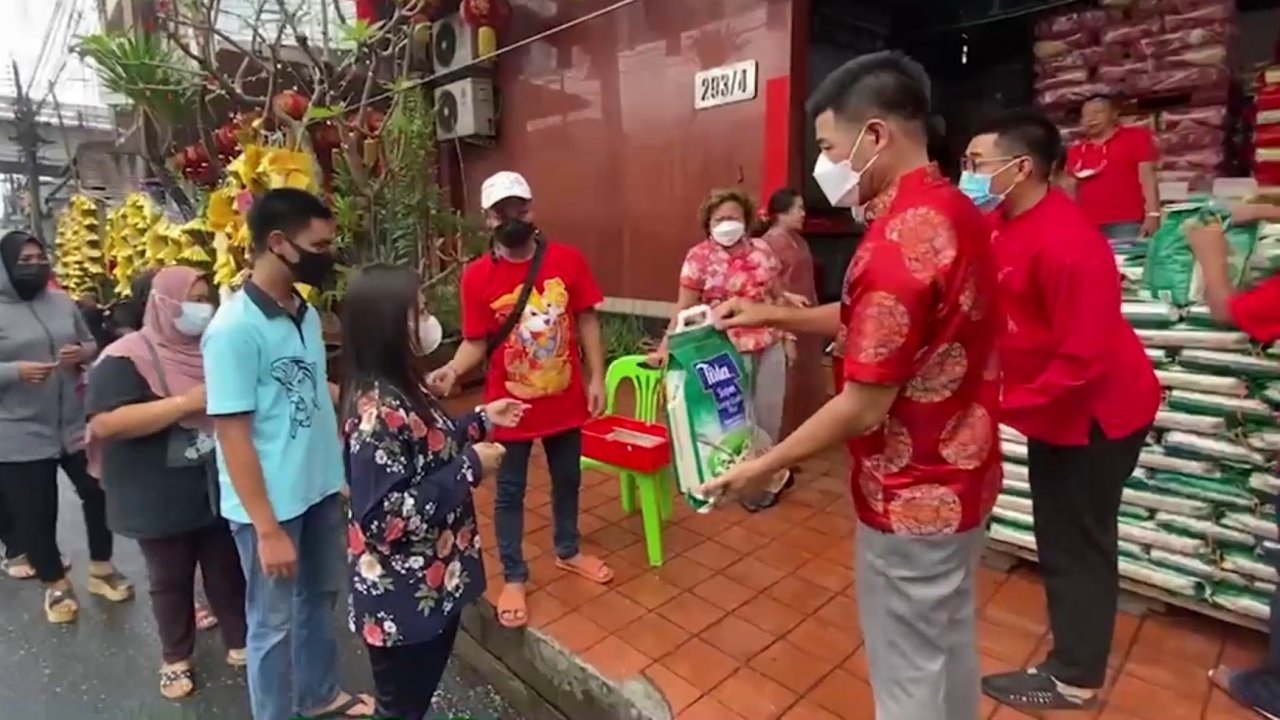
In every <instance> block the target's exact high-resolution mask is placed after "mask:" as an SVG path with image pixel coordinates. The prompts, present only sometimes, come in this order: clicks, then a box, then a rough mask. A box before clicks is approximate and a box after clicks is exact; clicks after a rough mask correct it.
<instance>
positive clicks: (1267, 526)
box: [1219, 512, 1280, 542]
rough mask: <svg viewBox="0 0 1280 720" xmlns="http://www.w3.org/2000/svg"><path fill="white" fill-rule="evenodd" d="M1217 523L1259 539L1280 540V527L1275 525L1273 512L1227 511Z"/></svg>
mask: <svg viewBox="0 0 1280 720" xmlns="http://www.w3.org/2000/svg"><path fill="white" fill-rule="evenodd" d="M1219 524H1220V525H1221V526H1222V527H1224V528H1229V529H1231V530H1239V531H1240V532H1243V533H1248V534H1250V535H1253V536H1254V537H1256V538H1258V539H1259V540H1271V541H1273V542H1280V528H1277V527H1276V516H1275V513H1273V512H1272V513H1268V512H1260V513H1247V512H1227V513H1223V514H1222V518H1221V519H1220V520H1219Z"/></svg>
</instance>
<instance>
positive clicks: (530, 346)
mask: <svg viewBox="0 0 1280 720" xmlns="http://www.w3.org/2000/svg"><path fill="white" fill-rule="evenodd" d="M532 200H533V193H532V191H531V190H530V189H529V183H528V182H526V181H525V179H524V178H523V177H521V176H520V175H518V174H516V173H513V172H500V173H497V174H496V175H494V176H493V177H490V178H489V179H488V180H485V182H484V185H483V186H482V187H481V190H480V202H481V205H482V207H483V208H484V212H485V220H486V223H487V224H488V226H489V229H490V231H491V232H492V233H493V241H494V242H493V246H492V249H491V251H490V252H489V253H488V254H486V255H485V256H484V257H482V258H480V259H478V260H475V261H473V262H472V263H470V264H469V265H467V267H466V269H465V270H464V271H463V273H462V336H463V342H462V345H461V346H459V348H458V352H457V353H456V354H455V355H454V358H453V360H451V361H450V362H449V363H448V364H447V365H445V367H443V368H441V369H440V370H437V371H436V372H434V373H432V374H431V376H430V377H429V378H428V383H429V384H430V385H431V387H432V390H434V391H435V392H437V393H441V394H447V393H448V392H450V391H451V390H452V388H453V385H454V383H455V382H456V381H457V378H458V377H459V376H461V375H464V374H466V373H467V372H469V371H471V370H472V369H473V368H476V367H478V366H479V365H480V364H481V363H482V362H484V361H486V360H487V361H488V370H487V373H486V376H485V387H484V398H485V402H486V403H488V402H493V401H494V400H498V399H501V398H516V399H518V400H523V401H524V402H526V403H528V408H527V409H526V410H525V413H524V416H523V418H522V419H521V421H520V425H519V427H516V428H510V429H504V428H497V429H496V431H495V432H496V436H497V440H498V441H499V442H501V443H502V444H503V445H504V446H505V447H506V450H507V452H506V455H505V456H504V457H503V460H502V466H501V467H500V468H499V469H498V478H497V490H496V493H497V497H496V499H495V502H494V512H493V522H494V528H495V530H496V532H497V536H498V556H499V557H500V558H501V560H502V574H503V578H504V580H505V581H506V585H505V587H504V588H503V590H502V594H501V596H500V597H499V598H498V620H499V622H501V623H502V624H503V625H504V626H506V627H523V626H524V625H525V623H526V622H527V621H528V606H527V604H526V600H525V585H526V583H527V582H528V580H529V566H528V565H527V564H526V563H525V561H524V554H523V552H522V549H521V544H522V543H523V542H524V495H525V488H526V486H527V484H528V470H529V456H530V453H532V451H533V443H534V441H535V440H540V441H541V442H542V449H543V450H544V451H545V453H546V456H547V466H548V469H549V470H550V474H551V514H552V522H553V526H554V541H555V551H556V558H557V559H556V566H557V567H559V568H560V569H562V570H565V571H567V572H572V573H575V574H577V575H581V576H582V577H584V578H587V579H588V580H591V581H593V582H598V583H607V582H609V581H610V580H612V579H613V571H612V570H610V569H609V567H608V566H607V565H605V564H604V562H603V561H601V560H600V559H599V558H596V557H591V556H588V555H585V554H583V553H582V552H580V551H579V533H578V491H579V488H580V485H581V480H582V477H581V471H580V469H579V463H580V461H581V456H582V432H581V428H582V425H583V424H584V423H585V422H586V421H587V419H588V418H589V417H590V416H591V415H593V414H598V413H599V412H601V411H602V410H603V408H604V344H603V342H602V341H601V335H600V320H599V318H598V317H597V316H596V313H595V309H596V307H597V306H599V305H600V303H601V302H603V301H604V296H603V295H602V294H601V293H600V287H599V286H598V285H597V284H596V281H595V278H594V277H593V276H592V274H591V268H590V267H588V266H587V262H586V259H585V258H583V257H582V253H580V252H578V250H577V249H575V248H572V247H570V246H568V245H561V244H559V243H554V242H551V241H549V240H547V239H546V238H544V237H543V236H542V233H541V232H540V231H539V230H538V228H537V226H536V225H534V224H533V213H532V210H531V207H530V204H531V201H532ZM584 356H585V359H586V372H585V374H584V372H583V367H582V365H583V357H584Z"/></svg>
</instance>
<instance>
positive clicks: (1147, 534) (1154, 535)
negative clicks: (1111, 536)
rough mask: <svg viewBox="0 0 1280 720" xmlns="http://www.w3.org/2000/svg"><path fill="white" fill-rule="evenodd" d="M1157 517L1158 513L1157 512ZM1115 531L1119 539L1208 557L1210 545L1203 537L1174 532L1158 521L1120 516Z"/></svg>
mask: <svg viewBox="0 0 1280 720" xmlns="http://www.w3.org/2000/svg"><path fill="white" fill-rule="evenodd" d="M1157 517H1158V514H1157ZM1116 531H1117V532H1118V533H1119V535H1120V539H1121V540H1126V541H1128V542H1131V543H1136V544H1138V545H1142V546H1143V547H1151V548H1160V549H1162V550H1168V551H1169V552H1176V553H1180V554H1182V555H1191V556H1195V557H1208V556H1209V555H1210V554H1211V551H1212V546H1211V545H1210V544H1209V541H1208V540H1207V539H1205V538H1203V537H1193V536H1190V535H1184V534H1182V533H1179V532H1174V531H1171V530H1169V529H1166V528H1164V527H1162V526H1161V525H1160V524H1159V523H1158V522H1154V521H1150V520H1148V521H1139V520H1129V519H1128V518H1121V519H1120V522H1119V523H1117V524H1116Z"/></svg>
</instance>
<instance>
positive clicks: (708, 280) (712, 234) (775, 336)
mask: <svg viewBox="0 0 1280 720" xmlns="http://www.w3.org/2000/svg"><path fill="white" fill-rule="evenodd" d="M752 217H754V206H753V204H752V202H751V198H749V197H748V196H747V195H746V194H745V193H743V192H742V191H740V190H716V191H713V192H712V193H711V195H710V196H709V197H708V198H707V199H706V200H705V201H704V202H703V203H702V208H701V210H700V211H699V215H698V219H699V222H700V223H701V224H702V230H703V232H705V233H706V238H705V239H704V240H702V241H701V242H699V243H698V244H697V245H694V246H693V247H692V248H690V249H689V252H688V254H686V255H685V258H684V266H683V267H681V268H680V294H679V296H678V297H677V298H676V306H677V307H676V310H677V312H678V311H680V310H684V309H685V308H690V307H693V306H695V305H711V306H713V307H714V306H715V305H718V304H720V303H722V302H724V301H725V300H728V299H730V298H736V297H740V298H745V299H747V300H753V301H755V302H777V303H781V302H786V300H785V294H784V288H783V286H782V280H783V278H782V273H783V265H782V262H781V261H780V260H779V259H778V256H777V254H776V253H774V251H773V249H772V248H770V247H769V244H768V243H767V242H765V241H764V240H761V239H760V238H752V237H748V236H747V221H748V219H749V218H752ZM674 322H675V320H674V318H673V319H672V323H674ZM728 333H729V340H730V341H732V342H733V345H734V347H736V348H737V349H738V352H740V353H742V355H743V357H745V358H746V359H747V361H748V362H749V364H750V366H751V370H752V383H753V385H752V387H753V391H752V406H753V410H754V412H755V418H756V425H757V426H759V427H760V429H762V430H764V432H765V433H766V434H768V435H769V438H770V439H771V440H772V441H774V442H777V441H778V440H779V439H780V434H781V431H782V414H783V406H784V403H785V400H786V389H787V365H788V363H789V362H790V360H793V359H794V358H795V337H793V336H791V335H789V334H787V333H784V332H782V331H780V330H775V329H773V328H766V327H760V328H733V329H732V330H729V331H728ZM666 351H667V345H666V340H665V339H664V340H663V342H662V344H661V346H660V347H659V348H658V350H657V351H656V352H655V353H654V354H653V356H652V357H651V362H654V363H662V362H663V361H665V359H666ZM793 482H794V481H793V479H792V477H791V474H790V473H788V474H787V475H786V477H785V478H784V479H783V480H781V481H780V482H779V483H778V484H777V485H776V486H774V487H769V488H765V490H764V491H762V492H761V493H760V495H759V496H757V497H753V498H748V499H746V500H744V501H743V503H742V505H743V507H745V508H746V509H747V510H749V511H751V512H756V511H759V510H763V509H765V508H770V507H773V506H774V505H776V504H777V503H778V498H779V497H780V496H781V495H782V493H783V492H785V491H786V490H787V489H788V488H790V487H791V485H792V484H793Z"/></svg>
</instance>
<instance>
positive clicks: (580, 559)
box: [556, 555, 613, 585]
mask: <svg viewBox="0 0 1280 720" xmlns="http://www.w3.org/2000/svg"><path fill="white" fill-rule="evenodd" d="M588 566H590V567H588ZM556 567H558V568H560V569H561V570H564V571H565V572H570V573H573V574H574V575H578V576H580V577H584V578H586V579H588V580H590V581H591V582H594V583H600V584H601V585H607V584H608V583H609V582H610V581H612V580H613V570H612V569H611V568H610V567H609V566H608V565H607V564H605V561H603V560H601V559H600V558H598V557H593V556H591V555H578V556H577V557H575V558H571V559H569V560H556Z"/></svg>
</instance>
